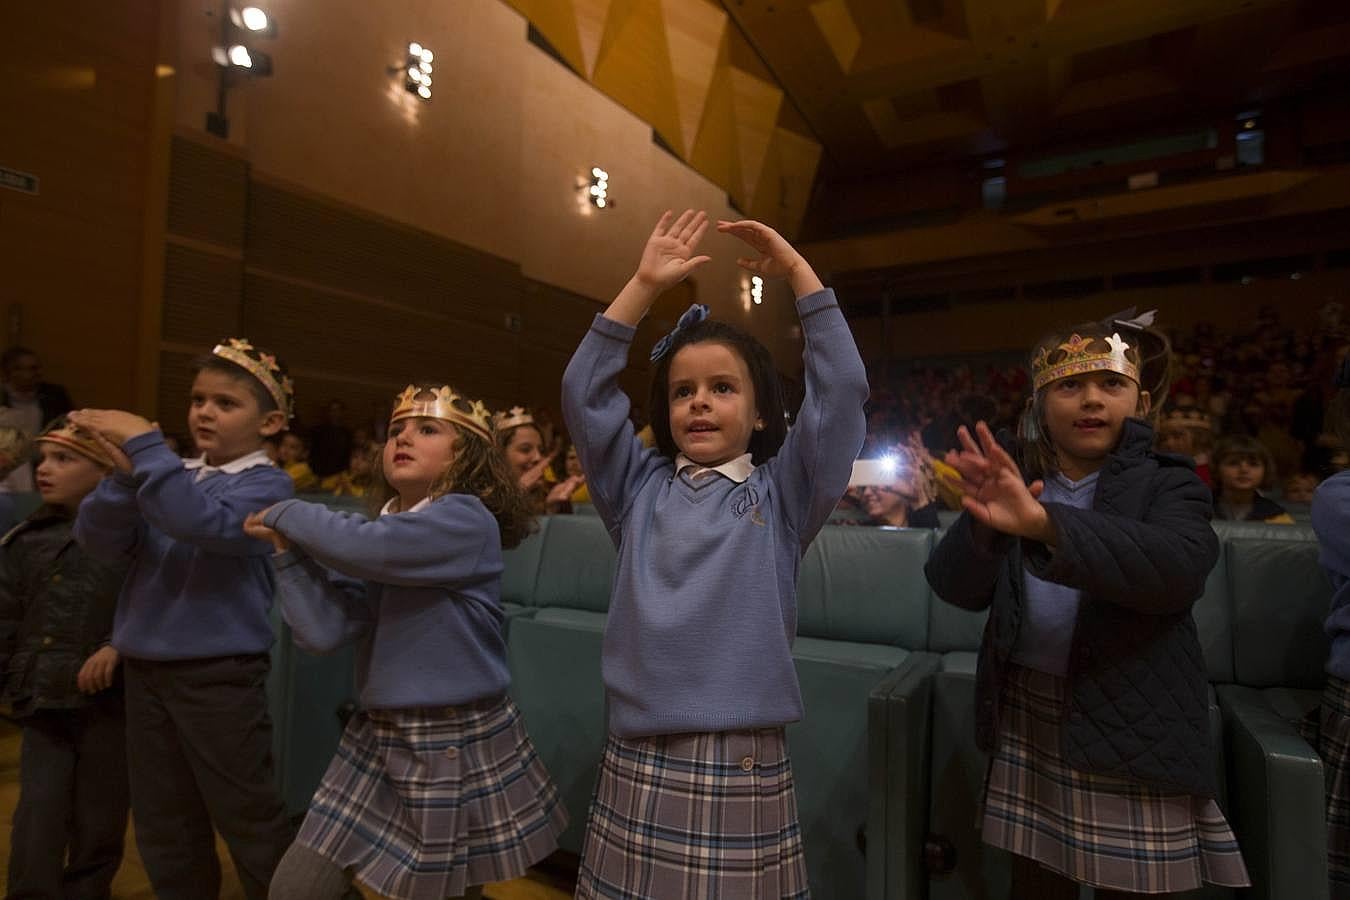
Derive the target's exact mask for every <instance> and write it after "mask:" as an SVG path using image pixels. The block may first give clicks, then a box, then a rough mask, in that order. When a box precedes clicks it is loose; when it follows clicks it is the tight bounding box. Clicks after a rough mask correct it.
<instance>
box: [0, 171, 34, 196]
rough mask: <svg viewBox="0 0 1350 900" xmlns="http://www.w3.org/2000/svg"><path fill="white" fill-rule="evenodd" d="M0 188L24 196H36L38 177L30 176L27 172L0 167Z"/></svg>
mask: <svg viewBox="0 0 1350 900" xmlns="http://www.w3.org/2000/svg"><path fill="white" fill-rule="evenodd" d="M0 187H6V188H9V189H10V190H11V191H19V192H21V193H24V194H36V193H37V192H38V177H37V176H36V175H30V174H29V173H28V172H20V171H19V170H18V169H6V168H5V167H4V166H0Z"/></svg>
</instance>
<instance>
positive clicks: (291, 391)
mask: <svg viewBox="0 0 1350 900" xmlns="http://www.w3.org/2000/svg"><path fill="white" fill-rule="evenodd" d="M211 353H212V355H214V356H219V357H220V358H221V359H224V360H228V361H230V362H232V363H234V364H235V365H236V366H238V367H239V368H241V369H243V370H244V371H245V372H248V373H249V374H250V375H252V376H253V377H254V378H256V379H258V381H260V382H261V383H262V386H263V387H265V388H266V389H267V393H269V394H271V395H272V399H273V400H275V401H276V404H277V409H279V410H281V411H282V412H283V413H285V415H286V418H288V419H289V418H291V417H292V416H294V415H295V409H294V406H295V385H293V384H292V383H291V379H290V377H289V376H288V375H286V373H285V372H283V371H282V370H281V364H280V363H278V362H277V358H276V357H275V356H273V355H272V354H270V353H267V352H266V351H264V350H262V349H261V348H258V347H255V346H253V345H252V344H250V343H249V342H248V338H227V339H226V341H225V343H223V344H216V345H215V346H214V347H212V348H211Z"/></svg>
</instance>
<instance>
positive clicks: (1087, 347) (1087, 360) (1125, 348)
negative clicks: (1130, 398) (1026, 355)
mask: <svg viewBox="0 0 1350 900" xmlns="http://www.w3.org/2000/svg"><path fill="white" fill-rule="evenodd" d="M1130 353H1133V355H1134V359H1131V358H1130V356H1129V355H1128V354H1130ZM1138 358H1139V352H1138V351H1137V350H1134V348H1132V347H1131V346H1130V345H1129V344H1127V343H1125V341H1124V340H1123V339H1122V338H1121V336H1120V332H1116V333H1114V334H1112V335H1111V336H1110V337H1107V338H1093V337H1087V338H1085V337H1081V336H1079V335H1077V334H1073V335H1070V336H1069V339H1068V340H1067V341H1065V342H1064V343H1062V344H1060V345H1059V346H1058V347H1055V348H1053V349H1051V348H1049V347H1042V348H1041V349H1040V350H1039V351H1037V353H1036V356H1035V357H1034V358H1033V359H1032V360H1031V372H1032V376H1033V384H1034V386H1035V389H1036V390H1038V391H1039V390H1040V389H1041V388H1043V387H1045V386H1046V385H1047V384H1049V383H1050V382H1052V381H1058V380H1059V379H1061V378H1067V377H1068V376H1070V375H1082V374H1085V373H1087V372H1115V373H1116V374H1118V375H1124V376H1125V377H1126V378H1129V379H1130V380H1131V381H1133V382H1134V383H1135V384H1138V383H1139V363H1138Z"/></svg>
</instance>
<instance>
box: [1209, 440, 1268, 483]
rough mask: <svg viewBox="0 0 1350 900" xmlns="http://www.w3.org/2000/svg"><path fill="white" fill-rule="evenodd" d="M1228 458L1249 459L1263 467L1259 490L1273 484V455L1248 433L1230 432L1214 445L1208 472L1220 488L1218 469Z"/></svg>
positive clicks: (1220, 480)
mask: <svg viewBox="0 0 1350 900" xmlns="http://www.w3.org/2000/svg"><path fill="white" fill-rule="evenodd" d="M1230 459H1249V460H1252V461H1253V462H1258V463H1260V464H1261V466H1262V468H1263V469H1264V471H1263V472H1262V473H1261V485H1260V487H1261V490H1263V491H1266V490H1270V489H1271V488H1272V487H1274V486H1275V457H1273V456H1271V454H1270V449H1269V448H1268V447H1266V445H1265V444H1263V443H1261V442H1260V441H1258V440H1257V439H1256V438H1254V437H1251V436H1249V435H1245V434H1230V435H1227V436H1225V437H1222V438H1220V439H1219V441H1218V443H1216V444H1215V445H1214V455H1213V456H1212V457H1211V458H1210V472H1211V473H1212V474H1213V477H1214V480H1215V482H1216V485H1217V486H1218V487H1219V489H1220V490H1222V489H1223V484H1222V479H1223V475H1222V474H1221V473H1220V471H1219V470H1220V469H1221V468H1222V467H1223V464H1224V462H1225V461H1226V460H1230Z"/></svg>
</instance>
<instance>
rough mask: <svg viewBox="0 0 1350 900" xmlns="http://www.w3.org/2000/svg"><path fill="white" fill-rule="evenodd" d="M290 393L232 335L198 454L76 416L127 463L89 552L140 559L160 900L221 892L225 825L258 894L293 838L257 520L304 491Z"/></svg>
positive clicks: (121, 605)
mask: <svg viewBox="0 0 1350 900" xmlns="http://www.w3.org/2000/svg"><path fill="white" fill-rule="evenodd" d="M292 397H293V393H292V389H291V382H290V379H289V378H288V377H287V376H286V374H285V371H284V370H283V368H282V366H281V364H280V363H278V362H277V360H276V358H275V357H273V356H272V355H271V354H268V353H265V352H263V351H262V350H260V349H258V348H256V347H253V346H252V345H251V344H249V342H248V341H246V340H238V339H231V340H229V341H227V342H225V343H223V344H220V345H217V346H216V347H215V349H214V350H213V351H212V353H211V355H210V356H206V357H203V358H201V359H200V360H198V361H197V373H196V377H195V379H194V380H193V383H192V395H191V405H190V407H189V410H188V427H189V429H190V431H191V434H192V438H193V440H194V441H195V442H196V445H197V448H198V450H200V451H201V454H202V455H201V457H200V458H198V459H195V460H189V461H188V462H186V463H184V461H183V460H181V459H179V458H178V456H177V455H176V454H174V452H173V451H172V450H170V449H169V447H168V446H167V445H166V444H165V442H164V435H163V434H162V433H161V432H160V431H159V429H158V428H157V427H155V426H154V425H153V424H152V423H150V422H148V421H147V420H145V419H143V418H141V417H140V416H138V415H135V414H133V413H129V412H122V411H119V410H82V411H80V412H75V413H72V414H71V420H72V421H73V422H75V423H76V424H77V425H79V426H80V427H82V428H84V429H85V430H87V431H89V432H92V433H94V434H96V435H97V436H98V440H99V441H100V443H101V444H102V445H103V447H104V448H105V450H106V451H107V452H108V454H109V455H110V456H111V457H112V458H113V460H114V461H115V463H116V468H115V470H114V472H113V474H112V475H111V476H110V477H108V478H105V479H103V481H102V483H101V484H100V485H99V486H98V488H97V489H96V490H95V491H94V492H93V493H92V494H90V495H89V496H88V497H87V498H85V500H84V502H83V503H82V504H81V506H80V511H79V517H78V519H77V521H76V524H75V537H76V540H78V541H79V542H80V545H81V546H83V547H84V548H85V550H86V551H88V553H89V554H90V555H91V556H94V557H96V558H100V559H105V560H108V561H113V562H117V561H122V562H127V563H129V565H130V570H129V573H128V575H127V580H126V582H125V584H124V585H123V587H122V593H121V596H120V598H119V600H118V604H117V611H116V614H115V616H114V619H113V634H112V645H113V647H115V648H116V649H117V652H118V653H119V654H121V656H122V659H123V667H124V676H125V680H126V713H127V749H128V764H129V767H130V774H131V807H132V812H133V814H134V815H133V818H134V819H135V823H136V843H137V845H138V847H139V848H140V853H141V858H142V860H143V861H144V863H145V868H146V872H147V874H149V876H150V882H151V884H152V885H153V887H154V889H155V895H156V896H157V897H159V898H161V900H179V898H182V900H201V898H204V897H215V896H217V895H218V893H219V890H220V864H219V861H218V859H217V857H216V851H215V842H214V835H213V826H214V830H215V831H217V832H219V833H220V835H221V836H222V837H223V838H224V839H225V843H226V844H227V845H228V846H229V849H230V855H231V857H232V858H233V859H234V864H235V868H236V869H237V870H238V873H239V880H240V883H241V884H242V885H243V888H244V893H245V894H246V895H247V896H248V897H250V898H255V897H256V898H261V897H265V896H266V895H267V885H268V883H269V882H270V881H271V878H272V872H273V869H275V867H276V864H277V861H278V860H279V859H280V858H281V855H282V854H283V853H284V852H285V850H286V847H287V845H288V844H289V842H290V838H291V829H290V826H289V823H288V821H287V818H286V815H285V810H284V807H283V805H282V802H281V798H280V795H279V794H278V792H277V790H276V786H275V783H274V778H273V767H272V749H271V748H272V725H271V721H270V719H269V718H268V714H267V697H266V681H267V673H268V669H269V665H270V662H269V658H268V650H269V648H270V647H271V645H272V640H273V634H272V626H271V622H270V620H269V611H270V609H271V605H272V592H273V575H272V568H271V565H270V564H269V563H268V560H267V557H268V554H269V552H270V548H269V547H268V545H267V544H266V543H265V542H262V541H258V540H254V539H252V538H249V537H247V536H246V535H244V533H243V523H244V519H245V518H246V517H247V516H248V514H249V513H251V512H253V511H254V510H258V509H262V508H265V507H267V506H270V505H272V504H274V503H277V502H278V501H281V500H285V499H287V498H289V497H291V496H292V494H293V490H292V487H291V480H290V478H289V477H288V476H287V475H286V473H285V472H283V471H281V470H280V469H277V468H275V467H274V466H273V465H272V464H271V462H270V461H269V460H268V458H267V454H266V453H265V452H264V450H263V442H264V441H265V440H266V439H267V438H268V437H269V436H271V435H274V434H277V433H278V432H280V431H281V430H283V429H284V428H285V427H286V423H287V420H288V419H289V417H290V414H291V409H292Z"/></svg>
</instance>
